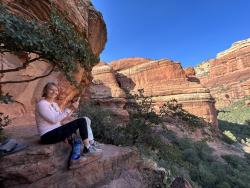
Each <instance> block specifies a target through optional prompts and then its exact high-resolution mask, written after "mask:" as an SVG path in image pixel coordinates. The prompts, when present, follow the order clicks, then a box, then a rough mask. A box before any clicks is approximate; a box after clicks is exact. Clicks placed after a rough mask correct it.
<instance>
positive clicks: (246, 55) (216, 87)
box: [195, 39, 250, 108]
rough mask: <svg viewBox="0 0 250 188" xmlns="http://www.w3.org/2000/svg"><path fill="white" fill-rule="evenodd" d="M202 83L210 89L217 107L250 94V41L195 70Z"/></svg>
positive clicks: (239, 44) (238, 43) (226, 51)
mask: <svg viewBox="0 0 250 188" xmlns="http://www.w3.org/2000/svg"><path fill="white" fill-rule="evenodd" d="M195 71H196V75H197V77H198V78H199V79H200V82H201V83H202V84H203V85H204V86H205V87H207V88H209V89H210V92H211V94H212V96H213V97H214V98H215V100H216V107H218V108H221V107H225V106H227V105H229V104H230V103H232V102H234V101H235V100H237V99H240V98H242V97H244V96H248V95H249V94H250V39H246V40H242V41H238V42H235V43H233V45H232V46H231V47H230V48H229V49H227V50H225V51H223V52H221V53H218V54H217V56H216V58H215V59H211V60H209V61H207V62H203V63H202V64H200V65H198V66H197V67H196V68H195Z"/></svg>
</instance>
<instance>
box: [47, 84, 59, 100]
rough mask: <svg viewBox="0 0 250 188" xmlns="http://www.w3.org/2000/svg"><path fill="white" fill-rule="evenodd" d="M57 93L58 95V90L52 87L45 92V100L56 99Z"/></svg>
mask: <svg viewBox="0 0 250 188" xmlns="http://www.w3.org/2000/svg"><path fill="white" fill-rule="evenodd" d="M58 93H59V91H58V88H57V87H56V86H53V85H52V86H51V87H49V88H48V90H47V99H51V100H54V99H56V97H57V96H58Z"/></svg>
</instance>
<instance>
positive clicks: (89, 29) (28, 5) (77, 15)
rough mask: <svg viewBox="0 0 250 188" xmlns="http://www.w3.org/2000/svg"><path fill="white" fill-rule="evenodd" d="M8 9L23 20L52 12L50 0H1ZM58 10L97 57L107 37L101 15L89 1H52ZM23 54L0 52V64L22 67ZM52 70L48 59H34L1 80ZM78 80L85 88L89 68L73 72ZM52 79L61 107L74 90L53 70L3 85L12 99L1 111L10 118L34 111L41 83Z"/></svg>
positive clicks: (26, 76) (3, 66)
mask: <svg viewBox="0 0 250 188" xmlns="http://www.w3.org/2000/svg"><path fill="white" fill-rule="evenodd" d="M1 2H2V3H4V4H6V7H7V9H8V10H10V11H11V12H12V13H14V14H15V15H18V16H21V17H24V18H25V19H28V20H29V19H33V18H35V19H37V20H39V21H41V22H43V21H46V20H47V19H48V17H49V14H50V11H51V7H52V6H51V1H50V0H43V1H29V0H20V1H15V0H2V1H1ZM52 2H53V6H55V7H56V8H57V9H58V10H59V12H60V13H63V14H64V13H67V17H66V19H67V20H68V21H69V22H70V23H72V24H73V25H74V26H75V29H76V30H77V32H79V34H80V35H82V36H83V37H84V38H85V39H86V40H87V41H88V42H89V45H90V47H91V49H92V51H93V53H94V54H95V55H96V56H97V57H98V56H99V54H100V53H101V51H102V50H103V48H104V46H105V43H106V40H107V30H106V25H105V22H104V20H103V17H102V15H101V13H100V12H98V11H97V10H96V9H95V8H94V7H93V5H92V3H91V2H90V1H89V0H68V1H61V0H53V1H52ZM25 58H26V54H22V55H13V54H9V53H5V54H0V65H1V66H2V68H4V69H8V68H15V67H17V66H21V65H22V64H23V62H24V61H25ZM50 69H51V65H50V64H49V63H48V62H42V61H36V62H34V63H32V64H30V65H29V66H28V67H27V68H26V69H25V70H21V71H18V72H12V73H6V74H5V75H4V77H3V78H1V81H5V80H25V79H30V78H32V77H35V76H38V75H44V74H46V73H47V72H48V71H49V70H50ZM74 77H75V79H76V80H77V82H78V83H81V85H82V86H83V87H87V86H88V85H89V84H90V82H91V80H92V76H91V73H90V72H89V71H86V70H84V69H83V68H81V67H79V68H78V70H77V71H76V72H75V74H74ZM49 81H54V82H56V83H58V85H59V88H60V100H59V103H60V104H61V105H62V106H64V105H65V104H66V103H67V102H68V101H70V100H72V98H73V97H74V96H75V95H76V94H77V92H78V91H77V89H76V88H75V87H73V86H71V85H70V83H69V82H68V81H67V80H66V78H65V77H64V75H63V74H62V73H60V72H53V73H52V74H51V75H50V76H48V77H45V78H42V79H38V80H35V81H32V82H27V83H21V84H6V85H2V90H3V92H4V93H9V94H10V95H12V96H13V99H14V100H15V102H14V103H11V104H0V111H1V112H4V113H5V114H8V115H10V117H11V118H16V117H22V116H23V115H26V114H33V112H34V106H35V102H36V101H37V100H39V98H40V97H41V93H42V89H43V87H44V85H45V84H46V83H47V82H49Z"/></svg>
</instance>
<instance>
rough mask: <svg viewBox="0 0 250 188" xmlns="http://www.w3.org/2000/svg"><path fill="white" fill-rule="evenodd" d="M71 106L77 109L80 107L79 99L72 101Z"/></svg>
mask: <svg viewBox="0 0 250 188" xmlns="http://www.w3.org/2000/svg"><path fill="white" fill-rule="evenodd" d="M71 107H72V108H73V109H74V110H76V109H77V108H78V107H79V101H76V102H73V103H71Z"/></svg>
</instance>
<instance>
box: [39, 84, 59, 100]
mask: <svg viewBox="0 0 250 188" xmlns="http://www.w3.org/2000/svg"><path fill="white" fill-rule="evenodd" d="M52 86H56V87H58V86H57V85H56V83H54V82H48V83H47V84H46V85H45V86H44V88H43V93H42V97H47V95H48V89H49V88H51V87H52Z"/></svg>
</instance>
